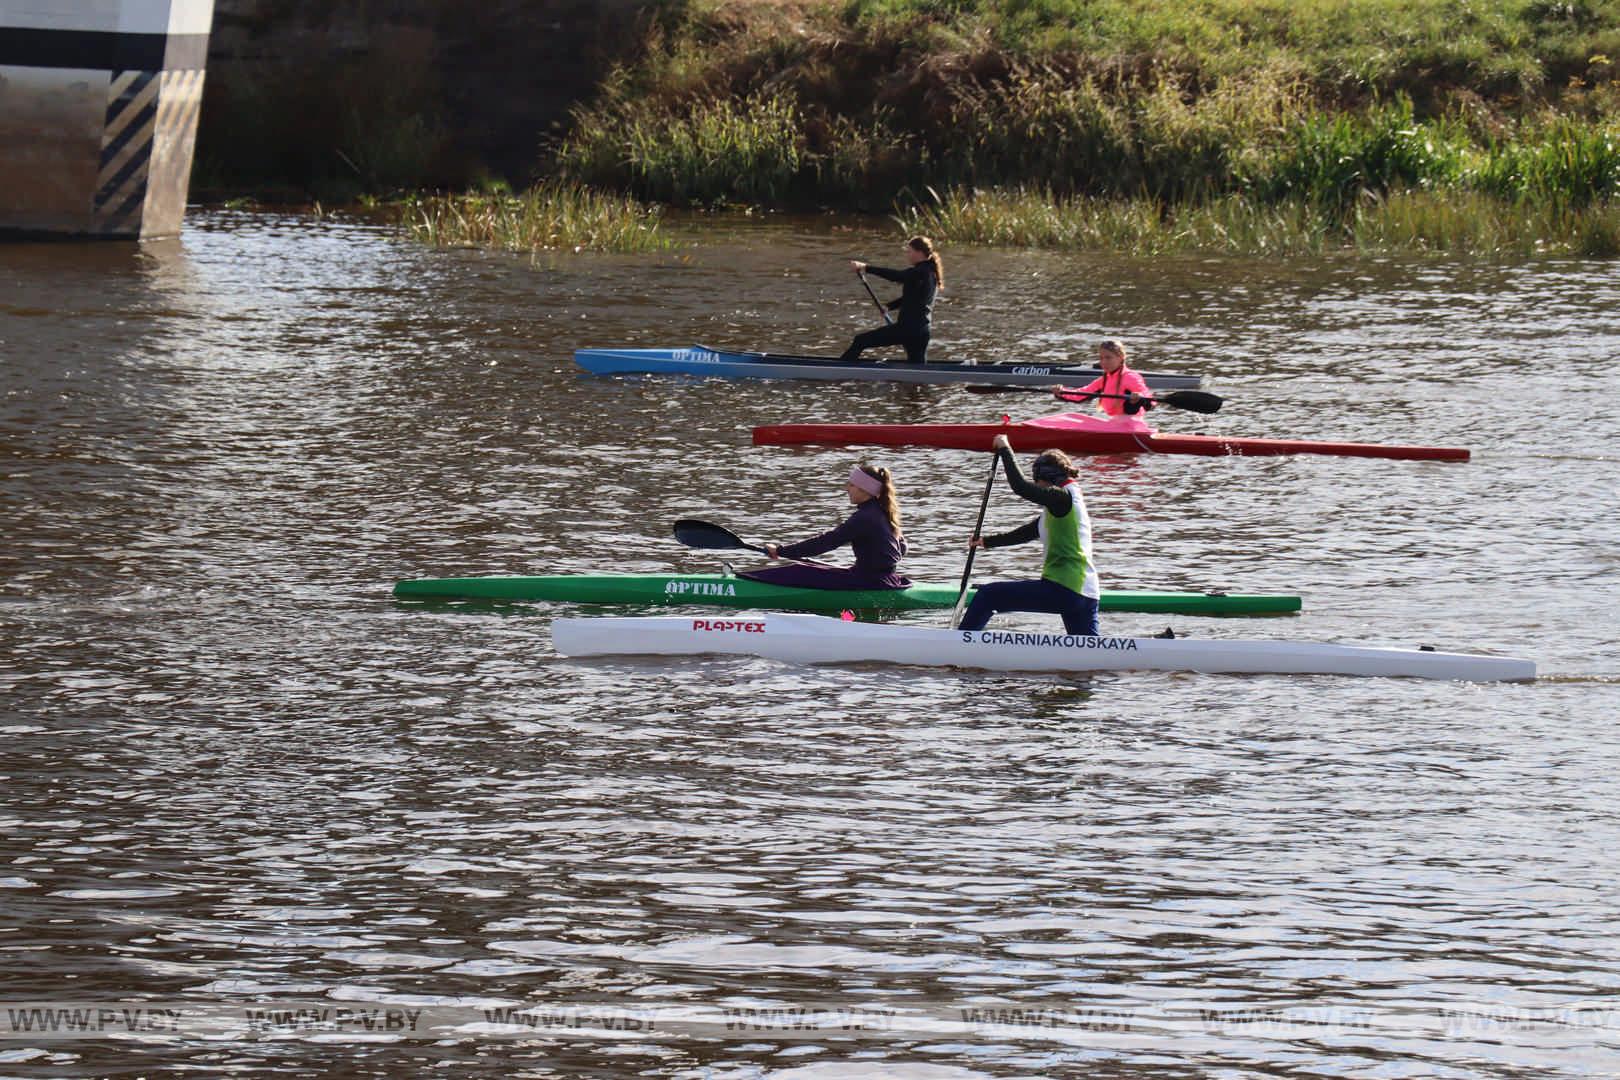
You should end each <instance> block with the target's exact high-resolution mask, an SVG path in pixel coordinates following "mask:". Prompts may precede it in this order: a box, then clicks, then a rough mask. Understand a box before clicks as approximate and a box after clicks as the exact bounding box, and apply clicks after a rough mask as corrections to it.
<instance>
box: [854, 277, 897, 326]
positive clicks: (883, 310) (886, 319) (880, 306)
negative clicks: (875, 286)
mask: <svg viewBox="0 0 1620 1080" xmlns="http://www.w3.org/2000/svg"><path fill="white" fill-rule="evenodd" d="M855 276H856V277H858V278H860V279H861V284H862V285H865V286H866V295H867V296H870V297H871V298H872V303H874V304H876V305H877V309H878V314H879V315H881V316H883V325H884V326H893V325H894V320H893V319H891V318H889V309H888V308H886V307H884V306H883V301H881V300H879V299H878V298H877V293H875V292H873V291H872V283H871V282H870V281H867V280H866V271H865V270H862V271H861V272H860V273H859V274H857V275H855Z"/></svg>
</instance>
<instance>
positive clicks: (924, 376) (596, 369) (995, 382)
mask: <svg viewBox="0 0 1620 1080" xmlns="http://www.w3.org/2000/svg"><path fill="white" fill-rule="evenodd" d="M574 363H576V364H578V365H579V366H580V367H582V368H584V369H585V370H586V371H589V372H591V373H593V374H596V375H649V374H651V375H699V376H708V377H711V378H719V379H821V380H836V381H848V380H862V381H867V382H903V383H971V384H977V385H986V386H1052V385H1054V384H1057V383H1063V384H1065V385H1068V386H1078V385H1083V384H1085V383H1088V382H1090V381H1091V380H1092V379H1095V378H1096V377H1097V376H1099V375H1101V374H1102V372H1101V371H1099V370H1098V369H1097V368H1094V367H1083V366H1077V365H1073V364H1052V363H1043V362H1039V361H1032V362H1029V363H1012V364H972V363H959V362H952V361H942V362H939V363H934V362H932V361H931V362H929V363H926V364H911V363H906V362H905V361H900V360H896V361H882V360H855V361H852V362H845V361H843V360H839V359H836V358H834V357H830V356H787V355H783V354H780V353H757V352H722V351H721V350H719V349H711V348H709V347H708V346H706V345H693V346H692V347H691V348H689V349H576V350H575V351H574ZM1141 374H1142V378H1144V379H1146V380H1147V384H1148V385H1149V386H1151V387H1153V388H1154V389H1156V390H1186V389H1191V388H1193V387H1196V386H1197V385H1198V383H1199V381H1200V378H1199V376H1197V375H1167V374H1162V373H1153V372H1142V373H1141Z"/></svg>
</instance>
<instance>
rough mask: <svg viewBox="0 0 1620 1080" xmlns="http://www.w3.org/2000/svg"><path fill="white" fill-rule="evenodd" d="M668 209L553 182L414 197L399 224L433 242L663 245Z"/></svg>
mask: <svg viewBox="0 0 1620 1080" xmlns="http://www.w3.org/2000/svg"><path fill="white" fill-rule="evenodd" d="M661 213H662V212H661V211H660V210H659V209H658V208H657V207H655V206H648V205H646V204H644V203H641V202H638V201H637V200H635V199H633V198H631V197H629V196H626V195H617V194H608V193H604V192H599V191H593V190H591V189H589V188H585V187H580V186H577V185H570V184H560V183H550V184H544V185H541V186H539V187H536V188H533V189H531V190H529V191H526V192H524V193H523V194H521V195H509V194H470V195H435V196H429V197H420V196H419V197H415V198H411V199H407V200H406V201H405V202H404V203H402V204H401V205H400V223H401V225H402V226H403V228H404V229H405V231H406V232H407V234H408V235H410V236H411V237H412V238H414V239H416V240H419V241H421V242H422V243H425V244H430V245H432V246H434V247H471V248H488V249H494V250H500V251H547V250H558V249H560V250H572V251H611V252H646V251H659V250H663V249H666V248H668V247H670V246H671V244H670V241H669V240H668V239H667V238H666V237H665V236H664V235H663V234H662V233H660V232H659V219H660V217H661Z"/></svg>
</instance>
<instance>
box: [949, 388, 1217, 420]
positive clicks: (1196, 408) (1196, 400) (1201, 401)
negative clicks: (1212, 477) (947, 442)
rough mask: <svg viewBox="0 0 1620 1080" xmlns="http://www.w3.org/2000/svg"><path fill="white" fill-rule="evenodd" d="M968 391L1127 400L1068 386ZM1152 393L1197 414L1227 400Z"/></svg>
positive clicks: (1156, 399)
mask: <svg viewBox="0 0 1620 1080" xmlns="http://www.w3.org/2000/svg"><path fill="white" fill-rule="evenodd" d="M967 390H968V393H970V394H1051V395H1052V396H1053V397H1055V398H1057V399H1058V400H1059V401H1090V400H1091V399H1092V398H1102V397H1106V398H1118V399H1120V400H1121V401H1123V400H1124V399H1125V395H1124V394H1083V393H1081V392H1080V391H1079V390H1072V389H1070V388H1068V387H1065V386H1053V387H1046V386H970V387H968V388H967ZM1149 396H1150V397H1151V399H1152V400H1153V401H1154V402H1155V403H1157V404H1159V405H1168V406H1170V407H1171V408H1172V409H1186V410H1187V411H1188V412H1196V413H1216V412H1220V411H1221V405H1222V404H1223V403H1224V402H1225V400H1226V399H1225V398H1223V397H1221V396H1220V395H1219V394H1211V393H1209V392H1208V391H1206V390H1166V391H1164V392H1163V393H1159V394H1152V395H1149Z"/></svg>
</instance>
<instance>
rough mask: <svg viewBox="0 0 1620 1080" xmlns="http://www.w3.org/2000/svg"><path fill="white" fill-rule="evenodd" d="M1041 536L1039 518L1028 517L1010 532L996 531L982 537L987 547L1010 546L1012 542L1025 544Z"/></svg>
mask: <svg viewBox="0 0 1620 1080" xmlns="http://www.w3.org/2000/svg"><path fill="white" fill-rule="evenodd" d="M1040 536H1041V519H1040V518H1038V517H1035V518H1030V519H1029V520H1028V521H1026V522H1024V523H1023V524H1022V525H1020V526H1018V528H1016V529H1013V530H1012V531H1011V532H1004V533H997V534H996V535H994V536H987V537H985V538H984V546H985V547H987V548H998V547H1012V546H1013V545H1014V544H1027V543H1029V542H1030V541H1031V540H1038V539H1040Z"/></svg>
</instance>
